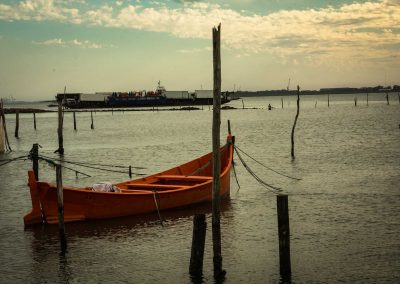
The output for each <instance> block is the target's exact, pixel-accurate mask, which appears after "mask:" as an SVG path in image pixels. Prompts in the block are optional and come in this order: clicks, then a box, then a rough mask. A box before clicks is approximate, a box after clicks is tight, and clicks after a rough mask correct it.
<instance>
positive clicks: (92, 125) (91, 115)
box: [90, 111, 94, 129]
mask: <svg viewBox="0 0 400 284" xmlns="http://www.w3.org/2000/svg"><path fill="white" fill-rule="evenodd" d="M90 118H91V119H92V123H91V124H90V128H91V129H94V123H93V112H92V111H91V112H90Z"/></svg>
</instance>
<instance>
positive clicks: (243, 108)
mask: <svg viewBox="0 0 400 284" xmlns="http://www.w3.org/2000/svg"><path fill="white" fill-rule="evenodd" d="M242 109H244V101H243V99H242Z"/></svg>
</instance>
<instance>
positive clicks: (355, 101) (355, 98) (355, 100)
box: [354, 97, 357, 106]
mask: <svg viewBox="0 0 400 284" xmlns="http://www.w3.org/2000/svg"><path fill="white" fill-rule="evenodd" d="M354 106H357V97H354Z"/></svg>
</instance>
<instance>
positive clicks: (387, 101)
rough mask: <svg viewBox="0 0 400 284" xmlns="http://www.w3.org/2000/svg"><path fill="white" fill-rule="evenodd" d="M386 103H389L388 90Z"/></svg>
mask: <svg viewBox="0 0 400 284" xmlns="http://www.w3.org/2000/svg"><path fill="white" fill-rule="evenodd" d="M386 103H387V105H389V93H388V92H386Z"/></svg>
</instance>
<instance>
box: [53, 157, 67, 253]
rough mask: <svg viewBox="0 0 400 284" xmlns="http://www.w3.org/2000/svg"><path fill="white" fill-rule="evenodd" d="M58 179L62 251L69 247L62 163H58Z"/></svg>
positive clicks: (59, 226)
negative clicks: (65, 220)
mask: <svg viewBox="0 0 400 284" xmlns="http://www.w3.org/2000/svg"><path fill="white" fill-rule="evenodd" d="M56 180H57V204H58V230H59V234H60V243H61V251H62V252H65V250H66V249H67V238H66V236H65V225H64V196H63V185H62V172H61V165H56Z"/></svg>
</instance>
